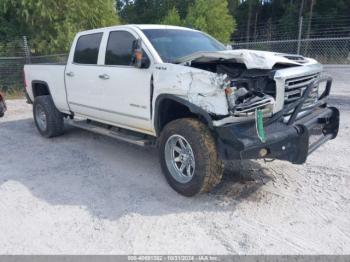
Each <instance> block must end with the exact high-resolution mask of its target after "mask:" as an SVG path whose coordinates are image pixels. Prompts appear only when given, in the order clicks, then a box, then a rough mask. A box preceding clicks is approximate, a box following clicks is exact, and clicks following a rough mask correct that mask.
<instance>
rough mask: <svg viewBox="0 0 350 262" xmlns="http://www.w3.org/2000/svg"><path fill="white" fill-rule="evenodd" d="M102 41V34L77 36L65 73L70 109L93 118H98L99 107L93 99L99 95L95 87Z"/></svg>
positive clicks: (98, 82) (98, 80) (97, 82)
mask: <svg viewBox="0 0 350 262" xmlns="http://www.w3.org/2000/svg"><path fill="white" fill-rule="evenodd" d="M102 39H103V32H96V33H91V34H85V35H81V36H78V38H77V39H76V42H75V49H74V51H73V50H72V52H73V53H71V54H70V57H69V61H68V63H67V66H66V71H65V80H66V88H67V100H68V104H69V107H70V109H71V110H72V111H73V112H74V113H76V114H81V115H84V116H87V117H93V118H98V117H99V116H100V111H99V110H98V108H99V107H100V105H99V102H97V101H96V100H95V99H94V98H95V97H96V96H98V95H99V89H98V88H97V87H98V86H99V84H100V79H99V77H98V76H99V74H100V73H99V72H100V70H101V67H100V66H99V65H98V58H99V52H100V45H101V42H102ZM73 46H74V45H73Z"/></svg>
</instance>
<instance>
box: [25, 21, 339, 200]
mask: <svg viewBox="0 0 350 262" xmlns="http://www.w3.org/2000/svg"><path fill="white" fill-rule="evenodd" d="M24 73H25V74H24V78H25V88H26V92H27V95H28V98H29V100H30V102H32V103H33V114H34V121H35V124H36V127H37V129H38V131H39V132H40V134H41V135H43V136H44V137H54V136H58V135H61V134H62V133H63V131H64V118H66V119H67V120H66V122H69V123H70V124H71V125H74V126H77V127H80V128H84V129H87V130H91V131H93V132H97V133H99V134H105V135H108V136H111V137H114V138H117V139H120V140H123V141H127V142H131V143H134V144H137V145H141V146H157V147H158V148H159V156H160V162H161V167H162V169H163V172H164V174H165V177H166V179H167V181H168V182H169V184H170V185H171V187H173V188H174V189H175V190H176V191H177V192H179V193H181V194H183V195H185V196H193V195H195V194H197V193H200V192H205V191H209V190H210V189H211V188H213V187H214V186H215V185H217V184H218V183H219V182H220V179H221V177H222V173H223V161H224V160H241V159H258V158H265V159H280V160H286V161H289V162H292V163H295V164H302V163H304V162H305V161H306V158H307V156H308V155H309V154H310V153H311V152H313V151H314V150H315V149H317V148H318V147H319V146H320V145H322V144H323V143H325V142H326V141H328V140H330V139H333V138H335V137H336V136H337V133H338V127H339V111H338V110H337V109H336V108H334V107H329V106H328V105H327V103H326V99H327V96H328V95H329V92H330V88H331V84H332V79H331V78H329V77H325V76H324V75H323V74H322V66H321V65H320V64H319V63H317V62H316V61H315V60H313V59H310V58H305V57H302V56H297V55H287V54H280V53H272V52H263V51H252V50H227V49H226V48H225V46H223V45H222V44H221V43H220V42H218V41H217V40H215V39H214V38H212V37H211V36H209V35H207V34H205V33H202V32H200V31H196V30H192V29H188V28H182V27H175V26H161V25H125V26H114V27H108V28H101V29H96V30H90V31H85V32H80V33H78V34H77V35H76V37H75V39H74V41H73V44H72V48H71V50H70V53H69V57H68V61H67V64H66V65H59V64H30V65H25V66H24Z"/></svg>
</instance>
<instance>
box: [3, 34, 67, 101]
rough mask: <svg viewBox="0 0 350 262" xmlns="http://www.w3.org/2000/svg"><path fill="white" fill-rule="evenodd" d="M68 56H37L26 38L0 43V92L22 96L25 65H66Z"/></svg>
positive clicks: (63, 54) (60, 54)
mask: <svg viewBox="0 0 350 262" xmlns="http://www.w3.org/2000/svg"><path fill="white" fill-rule="evenodd" d="M67 57H68V54H66V53H59V54H51V55H36V54H33V53H32V52H31V50H30V47H29V44H28V41H27V38H26V37H20V38H16V39H11V40H7V41H1V42H0V92H3V93H7V94H9V95H12V94H13V95H20V94H21V93H22V91H23V66H24V65H25V64H40V63H59V64H65V63H66V61H67Z"/></svg>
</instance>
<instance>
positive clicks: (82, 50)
mask: <svg viewBox="0 0 350 262" xmlns="http://www.w3.org/2000/svg"><path fill="white" fill-rule="evenodd" d="M101 39H102V33H97V34H90V35H83V36H81V37H79V39H78V41H77V44H76V47H75V52H74V59H73V62H74V63H78V64H89V65H96V64H97V58H98V51H99V48H100V43H101Z"/></svg>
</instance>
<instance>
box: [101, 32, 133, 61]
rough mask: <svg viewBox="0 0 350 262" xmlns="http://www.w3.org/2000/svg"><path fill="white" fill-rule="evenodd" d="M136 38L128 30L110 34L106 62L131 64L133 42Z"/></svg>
mask: <svg viewBox="0 0 350 262" xmlns="http://www.w3.org/2000/svg"><path fill="white" fill-rule="evenodd" d="M135 39H136V38H135V37H134V36H133V35H132V34H130V33H129V32H126V31H114V32H111V33H110V34H109V38H108V43H107V50H106V57H105V64H106V65H131V56H132V43H133V41H134V40H135Z"/></svg>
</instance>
